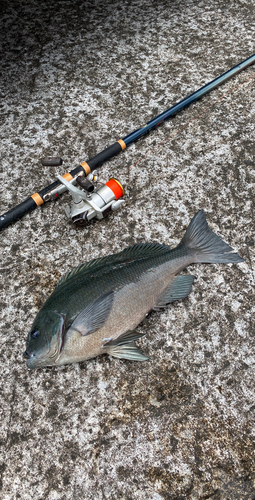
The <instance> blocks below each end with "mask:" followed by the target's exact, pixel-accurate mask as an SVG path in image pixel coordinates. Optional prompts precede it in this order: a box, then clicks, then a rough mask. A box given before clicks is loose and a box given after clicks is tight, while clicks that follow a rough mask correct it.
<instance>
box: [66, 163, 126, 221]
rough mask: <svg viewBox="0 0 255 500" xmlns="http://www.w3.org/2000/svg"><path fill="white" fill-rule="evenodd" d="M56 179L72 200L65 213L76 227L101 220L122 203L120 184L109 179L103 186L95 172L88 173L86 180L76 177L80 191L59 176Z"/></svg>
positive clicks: (122, 193) (122, 191) (122, 192)
mask: <svg viewBox="0 0 255 500" xmlns="http://www.w3.org/2000/svg"><path fill="white" fill-rule="evenodd" d="M57 177H58V179H59V180H60V182H61V183H62V184H64V186H65V187H66V188H67V189H68V191H69V192H70V194H71V196H72V198H73V203H72V206H71V208H70V207H67V208H66V209H65V213H66V215H67V217H68V218H69V219H72V221H73V223H74V224H75V225H76V226H79V227H84V226H87V225H88V224H89V222H90V221H91V219H94V218H96V219H103V218H104V217H106V216H107V215H108V214H109V213H110V212H115V211H116V210H118V208H119V207H120V206H121V205H122V203H124V200H122V199H121V198H122V197H123V196H124V194H125V192H124V189H123V187H122V185H121V184H120V182H119V181H117V180H116V179H110V180H109V181H108V182H106V183H105V184H104V183H102V182H98V178H97V174H96V170H94V172H93V173H92V172H91V173H89V174H88V175H87V177H86V178H84V177H83V176H81V175H78V176H77V177H76V182H77V184H78V185H79V186H80V189H79V188H78V187H76V186H74V185H73V184H72V183H71V182H68V181H67V180H66V179H64V178H63V177H61V175H58V176H57Z"/></svg>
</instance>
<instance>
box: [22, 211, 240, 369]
mask: <svg viewBox="0 0 255 500" xmlns="http://www.w3.org/2000/svg"><path fill="white" fill-rule="evenodd" d="M201 262H205V263H231V262H235V263H237V262H243V259H242V258H241V257H240V256H239V255H238V254H237V253H234V252H232V248H231V247H230V246H229V245H228V244H227V243H225V242H224V241H223V240H222V239H221V238H219V237H218V236H217V235H216V234H215V233H214V232H213V231H212V230H211V229H210V228H209V227H208V224H207V221H206V218H205V214H204V211H203V210H200V211H199V212H198V213H197V214H196V215H195V216H194V217H193V219H192V220H191V222H190V224H189V226H188V228H187V231H186V233H185V235H184V237H183V238H182V240H181V242H180V244H179V245H178V246H177V247H176V248H174V249H170V247H168V246H165V245H160V244H157V243H144V244H141V243H140V244H137V245H133V246H132V247H129V248H127V249H125V250H123V251H122V252H120V253H118V254H114V255H110V256H107V257H102V258H99V259H95V260H93V261H90V262H87V263H85V264H83V265H80V266H78V267H77V268H75V269H73V270H71V271H69V272H68V273H66V274H65V275H64V276H63V277H62V278H61V280H60V281H59V283H58V285H57V287H56V288H55V290H54V291H53V293H52V294H51V296H50V297H49V298H48V299H47V301H46V302H45V304H44V305H43V307H42V308H41V310H40V311H39V312H38V314H37V316H36V318H35V320H34V322H33V325H32V328H31V331H30V332H29V334H28V338H27V347H26V351H25V353H24V356H25V357H26V358H27V366H28V367H29V368H37V367H43V366H54V365H61V364H65V363H73V362H77V361H83V360H85V359H90V358H92V357H94V356H97V355H99V354H103V353H107V354H110V355H112V356H114V357H117V358H123V359H129V360H136V361H137V360H145V359H148V358H147V356H145V355H144V354H143V353H141V352H140V351H139V349H138V347H137V346H136V345H135V342H134V341H135V340H136V339H137V338H139V337H140V336H141V335H142V334H141V333H137V332H136V331H135V328H136V326H137V325H138V324H139V323H140V322H141V321H142V320H143V319H144V317H145V316H146V315H147V314H148V312H149V311H151V310H152V309H161V308H163V307H166V306H167V305H169V304H170V303H171V302H173V301H174V300H180V299H184V298H185V297H187V295H188V294H189V292H190V290H191V287H192V284H193V281H194V276H190V275H179V273H180V272H181V270H182V269H184V268H185V267H186V266H188V265H189V264H191V263H201Z"/></svg>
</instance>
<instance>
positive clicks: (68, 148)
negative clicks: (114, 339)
mask: <svg viewBox="0 0 255 500" xmlns="http://www.w3.org/2000/svg"><path fill="white" fill-rule="evenodd" d="M1 8H2V15H1V29H0V32H1V37H2V48H3V56H2V66H3V71H2V79H1V97H2V99H1V110H2V112H1V123H2V125H1V155H2V157H1V168H2V170H1V205H0V213H3V212H4V211H6V210H8V209H9V208H11V207H13V206H14V205H16V204H17V203H19V202H21V201H23V200H24V199H26V198H27V197H28V196H29V195H30V194H32V193H34V192H35V191H37V190H39V189H41V188H42V187H44V186H46V185H47V184H48V183H49V181H53V180H54V179H55V178H56V174H57V173H64V172H66V171H68V170H70V169H71V168H74V167H75V166H76V165H78V164H79V163H80V162H81V161H84V160H86V159H88V158H89V157H91V156H93V155H94V154H96V153H97V152H99V151H101V150H102V149H103V148H104V147H106V146H107V145H109V144H111V143H113V142H114V141H115V140H117V139H119V138H121V137H124V136H125V135H127V134H128V133H129V132H131V131H133V130H134V129H136V128H138V127H140V126H142V125H143V124H144V123H145V122H146V121H148V120H150V119H151V118H152V117H154V116H155V115H156V114H158V113H160V112H162V111H164V110H165V109H167V108H168V107H170V106H171V105H172V104H174V103H175V102H177V101H178V100H180V99H181V98H183V97H185V96H186V95H188V94H190V93H191V92H193V91H195V90H196V89H197V88H199V87H200V86H202V85H203V84H205V83H206V82H208V81H210V80H212V79H213V78H215V77H217V76H218V75H220V74H221V73H223V72H225V71H226V70H228V69H229V68H231V67H232V66H234V65H236V64H237V63H239V62H241V61H242V60H244V59H246V58H247V57H249V56H250V55H252V54H253V53H254V52H255V50H254V49H255V43H254V39H255V38H254V28H255V4H254V1H253V0H239V1H237V0H236V1H231V0H230V1H227V2H226V1H223V0H216V1H212V0H210V1H205V0H202V1H200V2H197V1H195V0H181V1H169V0H162V1H161V2H155V1H152V0H151V1H148V0H123V1H122V2H118V1H111V2H110V1H107V0H104V1H102V0H94V1H88V2H85V1H71V0H66V1H61V2H60V1H59V2H57V1H56V2H50V1H48V2H41V3H39V2H35V1H33V0H28V1H26V2H25V1H18V0H16V1H15V0H10V1H8V2H7V1H5V2H2V3H1ZM254 72H255V67H254V66H253V67H252V66H251V67H249V68H248V69H247V70H245V71H243V72H242V73H240V74H239V75H237V76H235V77H234V78H232V79H231V80H229V81H228V82H227V83H226V84H225V85H223V86H221V87H219V88H218V89H216V90H215V91H213V92H211V93H210V94H208V95H207V96H206V97H204V98H203V99H202V100H200V101H198V102H197V103H195V104H194V105H192V106H190V107H189V108H187V109H185V110H184V111H182V112H181V113H179V114H178V115H177V116H176V117H175V118H174V119H172V120H170V121H169V122H167V123H165V124H163V125H161V126H160V127H159V128H158V129H157V130H156V131H154V132H153V133H152V134H151V135H149V136H147V137H145V138H143V139H142V140H140V141H138V142H137V143H136V144H135V145H132V146H131V147H130V148H128V150H126V151H125V152H123V153H122V154H120V155H119V156H118V157H116V158H115V159H114V160H112V161H109V162H108V163H107V164H105V165H104V166H103V167H102V168H101V170H100V172H99V174H100V176H101V179H104V180H108V179H109V177H116V178H117V179H119V180H120V181H121V182H122V183H123V185H124V187H125V189H126V197H125V200H126V203H125V205H124V206H123V207H122V208H121V209H120V210H119V211H118V212H116V213H115V214H112V215H111V216H110V217H109V218H106V219H104V220H103V221H102V222H97V223H95V224H92V225H91V226H90V227H89V228H86V229H83V230H78V229H75V227H74V226H73V225H72V223H70V222H69V221H68V220H67V218H66V216H65V212H64V208H65V207H66V206H67V205H68V204H69V202H70V198H69V196H68V195H67V194H65V195H63V196H62V198H61V199H60V200H59V201H58V202H56V203H53V202H52V203H51V204H50V203H49V204H47V205H45V206H43V207H41V208H39V209H37V210H36V211H34V212H32V213H31V214H29V215H27V216H26V217H24V218H23V219H21V220H20V221H19V222H17V223H16V224H13V225H12V226H10V227H8V228H7V229H5V230H4V231H3V232H2V233H1V240H0V245H1V330H0V331H1V334H0V335H1V406H0V420H1V462H0V467H1V473H2V482H1V488H2V492H1V494H0V496H1V499H3V500H13V499H22V500H32V499H33V500H44V499H47V500H69V499H70V500H80V499H84V500H104V499H107V500H108V499H113V500H120V499H123V500H124V499H125V500H138V499H139V500H140V499H142V500H161V499H170V500H184V499H189V500H198V499H209V498H210V499H213V500H223V499H224V500H227V499H228V500H233V499H242V500H252V499H253V500H254V499H255V456H254V449H255V448H254V437H255V431H254V424H255V415H254V412H255V404H254V367H255V357H254V354H255V351H254V340H255V329H254V311H255V306H254V269H255V252H254V249H255V247H254V172H255V171H254V153H255V148H254V134H255V119H254V116H255V75H254ZM244 82H246V83H244ZM237 87H238V88H237ZM231 91H232V92H231ZM225 94H227V95H225ZM223 96H225V97H223ZM221 97H223V98H222V99H221V100H218V99H220V98H221ZM202 113H203V114H202ZM192 120H193V121H192ZM187 122H190V123H189V124H187ZM184 126H185V127H184ZM170 136H171V137H170ZM163 141H164V143H163ZM153 148H154V149H153ZM46 155H53V156H54V155H59V156H61V157H62V158H63V159H64V164H63V165H62V167H43V166H42V165H41V163H40V158H41V157H43V156H46ZM201 208H203V209H204V210H205V212H206V215H207V219H208V222H209V224H210V227H211V228H212V229H213V230H214V231H216V232H217V234H218V235H220V236H221V237H223V238H224V240H225V241H227V242H228V243H229V244H230V245H231V246H233V247H234V249H235V250H236V251H238V252H239V253H240V254H241V255H242V256H243V257H244V258H245V263H242V264H236V265H232V264H227V265H223V264H222V265H216V264H214V265H206V264H203V265H193V266H190V267H189V268H188V270H187V272H188V273H190V274H195V275H196V277H197V279H196V280H195V283H194V285H193V288H192V291H191V293H190V295H189V296H188V297H187V298H186V299H185V300H183V301H179V302H176V303H174V304H173V305H171V307H169V308H168V309H166V310H163V311H162V312H154V313H152V314H151V315H149V317H148V318H147V319H146V320H145V321H144V322H143V323H142V324H141V325H140V326H139V329H140V330H141V331H142V332H146V333H147V335H146V336H145V337H144V338H143V339H142V340H141V341H140V342H139V344H140V346H141V348H142V350H143V352H144V353H146V354H148V355H149V356H150V360H149V361H148V362H144V363H139V362H137V363H136V362H129V361H124V360H117V359H114V358H109V357H107V356H103V357H101V358H100V357H98V358H95V359H93V360H91V361H87V362H82V363H79V364H73V365H67V366H64V367H59V368H47V369H39V370H34V371H29V370H28V369H27V367H26V363H25V360H24V359H23V357H22V353H23V351H24V348H25V340H26V336H27V332H28V330H29V329H30V327H31V324H32V321H33V319H34V317H35V315H36V313H37V311H38V310H39V308H40V307H41V306H42V304H43V303H44V301H45V299H46V298H47V296H48V295H49V294H50V293H51V291H52V290H53V289H54V287H55V285H56V284H57V282H58V280H59V278H60V277H61V276H62V275H63V273H65V272H66V271H67V270H68V269H71V268H72V267H73V266H75V265H78V264H80V263H82V262H84V261H85V260H89V259H91V258H96V257H98V256H104V255H107V254H109V253H114V252H117V251H120V250H121V249H123V248H124V247H126V246H128V245H130V244H132V243H135V242H146V241H157V242H160V243H165V244H170V245H173V246H174V245H176V244H178V242H179V240H180V239H181V237H182V236H183V234H184V231H185V228H186V227H187V225H188V223H189V221H190V219H191V218H192V216H193V215H194V214H195V213H196V211H197V210H199V209H201Z"/></svg>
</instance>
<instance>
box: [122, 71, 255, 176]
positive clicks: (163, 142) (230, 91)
mask: <svg viewBox="0 0 255 500" xmlns="http://www.w3.org/2000/svg"><path fill="white" fill-rule="evenodd" d="M254 76H255V73H253V74H252V75H251V76H250V77H249V78H248V79H247V80H245V82H243V83H240V84H239V85H237V87H234V88H233V89H231V90H229V91H228V92H226V93H225V94H224V95H223V96H221V97H219V98H218V99H217V100H216V101H214V102H213V103H212V104H210V106H207V107H206V108H205V109H204V111H202V113H199V115H197V116H195V117H194V118H192V119H191V120H189V121H187V122H186V123H185V124H184V125H183V126H182V127H181V128H179V129H178V130H176V131H175V132H172V134H170V135H169V136H168V137H167V138H166V139H164V140H163V141H161V142H159V143H158V144H157V145H156V146H154V147H153V148H152V149H150V150H149V151H148V152H147V153H146V154H145V155H144V156H143V157H142V158H140V160H137V161H136V162H135V163H133V164H132V165H131V166H130V167H128V168H127V169H126V170H125V171H124V173H127V172H128V173H129V172H130V170H131V168H134V167H136V166H137V165H138V164H139V163H140V162H142V161H143V160H145V158H147V156H148V155H149V154H150V153H152V152H153V151H155V150H156V149H158V148H159V147H160V146H162V145H163V144H165V142H167V141H169V140H170V139H171V138H172V137H174V136H176V135H177V134H178V133H179V132H182V131H183V130H184V129H185V128H186V127H187V126H188V125H190V123H192V122H194V121H196V120H198V118H200V117H201V116H203V115H204V114H205V113H206V111H208V109H210V108H212V107H213V106H215V104H217V103H218V102H220V101H222V100H223V99H225V97H227V96H229V95H230V94H232V92H234V91H235V90H238V89H239V88H240V87H242V86H243V85H245V84H246V83H248V82H250V80H252V79H253V78H254ZM129 180H130V179H129Z"/></svg>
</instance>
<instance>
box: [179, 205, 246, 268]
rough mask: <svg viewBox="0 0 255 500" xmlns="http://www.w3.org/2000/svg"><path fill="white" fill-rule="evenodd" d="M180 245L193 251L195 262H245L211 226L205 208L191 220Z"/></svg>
mask: <svg viewBox="0 0 255 500" xmlns="http://www.w3.org/2000/svg"><path fill="white" fill-rule="evenodd" d="M179 246H184V247H186V248H188V249H189V250H190V251H191V252H192V254H193V256H194V260H192V261H193V262H209V263H211V264H214V263H229V262H244V259H242V257H240V255H238V253H230V252H232V250H233V248H231V247H230V246H229V245H228V244H227V243H225V242H224V241H223V240H222V239H221V238H220V237H219V236H217V235H216V234H215V233H214V232H213V231H212V230H211V229H210V228H209V226H208V224H207V221H206V218H205V213H204V211H203V210H199V212H197V213H196V215H195V216H194V217H193V219H192V220H191V221H190V224H189V226H188V228H187V231H186V233H185V235H184V237H183V238H182V240H181V242H180V245H179Z"/></svg>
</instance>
